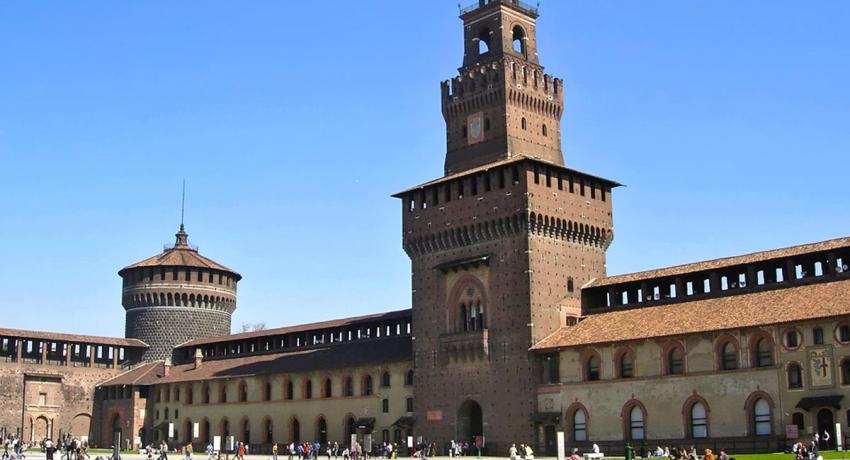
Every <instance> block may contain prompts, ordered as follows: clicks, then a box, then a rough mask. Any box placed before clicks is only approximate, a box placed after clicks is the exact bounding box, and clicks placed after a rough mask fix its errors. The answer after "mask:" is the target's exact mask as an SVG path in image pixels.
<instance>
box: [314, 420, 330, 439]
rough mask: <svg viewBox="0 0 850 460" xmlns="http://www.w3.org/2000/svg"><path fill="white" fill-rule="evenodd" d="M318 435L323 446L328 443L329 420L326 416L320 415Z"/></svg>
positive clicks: (317, 427) (317, 422)
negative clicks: (326, 419) (327, 420)
mask: <svg viewBox="0 0 850 460" xmlns="http://www.w3.org/2000/svg"><path fill="white" fill-rule="evenodd" d="M316 437H317V438H318V439H319V443H320V444H322V445H323V446H324V445H325V444H327V443H328V422H326V421H325V418H324V417H319V420H317V421H316Z"/></svg>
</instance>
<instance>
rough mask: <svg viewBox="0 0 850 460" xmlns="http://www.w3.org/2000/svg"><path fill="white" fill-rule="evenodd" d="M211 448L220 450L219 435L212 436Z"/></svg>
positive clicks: (216, 450)
mask: <svg viewBox="0 0 850 460" xmlns="http://www.w3.org/2000/svg"><path fill="white" fill-rule="evenodd" d="M213 450H214V451H215V452H221V436H213Z"/></svg>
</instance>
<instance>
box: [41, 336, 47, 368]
mask: <svg viewBox="0 0 850 460" xmlns="http://www.w3.org/2000/svg"><path fill="white" fill-rule="evenodd" d="M39 343H40V344H41V364H45V363H47V345H48V342H45V341H44V340H42V341H41V342H39Z"/></svg>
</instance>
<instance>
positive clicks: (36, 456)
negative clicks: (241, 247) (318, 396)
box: [26, 449, 850, 460]
mask: <svg viewBox="0 0 850 460" xmlns="http://www.w3.org/2000/svg"><path fill="white" fill-rule="evenodd" d="M89 452H90V454H91V459H90V460H94V459H95V458H97V456H102V457H104V458H106V459H107V460H108V457H109V456H110V455H111V454H112V451H111V450H105V449H92V450H90V451H89ZM821 455H822V456H823V458H824V460H850V452H848V451H826V452H821ZM730 456H731V457H735V459H736V460H794V455H793V454H784V453H776V454H745V455H735V454H734V453H731V454H730ZM26 458H27V460H45V455H44V454H43V453H41V452H37V451H36V452H29V453H27V457H26ZM157 458H158V457H157V456H156V455H154V459H157ZM168 458H169V460H183V456H182V455H180V454H170V455H169V456H168ZM224 458H225V457H224V456H222V459H224ZM278 458H279V459H280V460H287V458H288V457H287V456H286V455H280V456H278ZM326 458H327V457H324V456H320V457H319V460H325V459H326ZM406 458H408V457H399V459H406ZM429 458H431V459H433V460H456V459H457V457H456V458H455V459H450V457H429ZM507 458H508V457H507V455H506V456H504V457H481V460H507ZM605 458H606V459H611V460H623V457H605ZM193 459H194V460H207V456H206V455H195V456H194V457H193ZM535 459H536V460H555V458H554V457H535ZM54 460H60V456H59V455H56V456H54ZM121 460H147V457H145V456H143V455H139V454H138V453H137V452H135V453H134V452H122V453H121ZM228 460H233V456H230V457H229V458H228ZM245 460H271V455H246V456H245ZM376 460H378V459H376ZM460 460H478V457H474V456H473V457H461V458H460Z"/></svg>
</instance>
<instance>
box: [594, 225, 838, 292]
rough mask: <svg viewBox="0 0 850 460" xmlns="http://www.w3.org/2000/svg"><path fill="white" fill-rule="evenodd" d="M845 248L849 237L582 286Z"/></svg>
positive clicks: (626, 275)
mask: <svg viewBox="0 0 850 460" xmlns="http://www.w3.org/2000/svg"><path fill="white" fill-rule="evenodd" d="M847 247H850V237H844V238H838V239H834V240H828V241H821V242H819V243H810V244H803V245H800V246H791V247H788V248H781V249H773V250H770V251H761V252H754V253H751V254H745V255H740V256H734V257H725V258H722V259H714V260H707V261H703V262H696V263H691V264H685V265H676V266H673V267H666V268H660V269H657V270H648V271H643V272H636V273H627V274H624V275H616V276H609V277H606V278H599V279H596V280H594V281H592V282H590V283H589V284H587V285H586V286H584V288H595V287H600V286H610V285H612V284H620V283H628V282H633V281H642V280H647V279H652V278H661V277H665V276H674V275H681V274H684V273H693V272H699V271H704V270H715V269H718V268H723V267H731V266H734V265H742V264H749V263H755V262H763V261H766V260H771V259H778V258H782V257H789V256H795V255H800V254H807V253H810V252H819V251H828V250H830V249H837V248H847Z"/></svg>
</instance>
